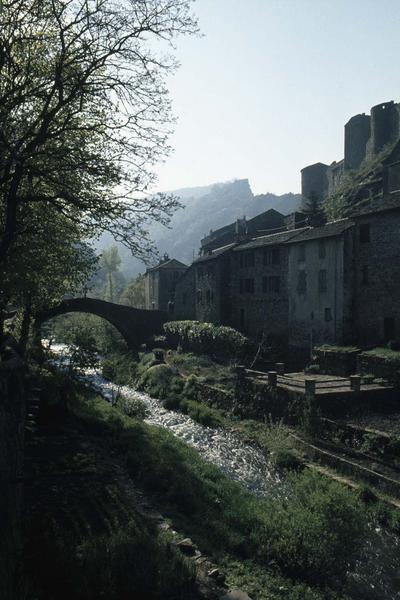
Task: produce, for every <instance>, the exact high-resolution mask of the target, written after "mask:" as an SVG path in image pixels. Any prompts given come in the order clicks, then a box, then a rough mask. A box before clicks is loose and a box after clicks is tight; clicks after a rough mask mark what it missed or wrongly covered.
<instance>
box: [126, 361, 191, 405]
mask: <svg viewBox="0 0 400 600" xmlns="http://www.w3.org/2000/svg"><path fill="white" fill-rule="evenodd" d="M183 386H184V382H183V380H182V378H180V377H179V374H178V372H177V371H176V370H175V369H173V368H172V367H170V366H169V365H166V364H161V365H159V364H157V365H154V366H151V367H149V368H148V369H147V370H146V371H145V372H144V373H143V374H142V375H141V377H140V379H139V381H138V386H137V387H138V389H139V390H144V391H146V392H147V393H148V394H150V396H153V397H154V398H160V399H164V398H167V397H168V396H169V395H170V394H171V392H178V393H179V391H182V389H183Z"/></svg>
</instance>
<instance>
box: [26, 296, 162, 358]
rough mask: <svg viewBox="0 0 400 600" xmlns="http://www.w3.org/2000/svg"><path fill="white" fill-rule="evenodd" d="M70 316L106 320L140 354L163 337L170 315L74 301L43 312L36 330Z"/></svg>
mask: <svg viewBox="0 0 400 600" xmlns="http://www.w3.org/2000/svg"><path fill="white" fill-rule="evenodd" d="M69 312H81V313H89V314H92V315H96V316H98V317H102V318H103V319H105V320H106V321H108V322H109V323H111V325H114V327H115V328H116V329H117V330H118V331H119V333H120V334H121V335H122V337H123V338H124V340H125V342H126V344H127V346H128V348H129V350H133V351H137V350H138V348H139V346H140V344H143V343H145V342H146V341H147V340H148V339H149V338H150V337H151V336H152V335H154V334H157V333H162V331H163V324H164V323H165V322H166V321H167V320H168V317H167V314H166V313H164V312H162V311H160V310H145V309H139V308H132V307H131V306H123V305H122V304H114V303H112V302H105V301H104V300H97V299H96V298H72V299H70V300H63V301H62V302H61V303H60V304H59V305H58V306H55V307H53V308H50V309H48V310H46V311H43V312H42V313H41V314H39V315H38V316H37V318H36V327H37V328H38V329H40V327H41V325H42V323H44V322H46V321H48V320H49V319H52V318H53V317H58V316H59V315H63V314H65V313H69Z"/></svg>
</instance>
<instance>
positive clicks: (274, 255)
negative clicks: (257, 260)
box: [263, 248, 281, 265]
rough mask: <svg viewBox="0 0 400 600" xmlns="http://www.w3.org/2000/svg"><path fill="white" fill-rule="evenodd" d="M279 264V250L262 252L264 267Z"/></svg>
mask: <svg viewBox="0 0 400 600" xmlns="http://www.w3.org/2000/svg"><path fill="white" fill-rule="evenodd" d="M280 262H281V253H280V250H279V248H271V249H268V250H264V258H263V263H264V265H279V263H280Z"/></svg>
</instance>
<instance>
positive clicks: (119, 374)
mask: <svg viewBox="0 0 400 600" xmlns="http://www.w3.org/2000/svg"><path fill="white" fill-rule="evenodd" d="M101 367H102V375H103V377H104V378H105V379H108V380H109V381H113V382H115V383H117V384H118V385H132V384H134V382H135V380H136V377H137V362H136V360H135V357H134V356H133V355H132V354H129V353H126V354H120V353H118V354H110V355H108V356H107V358H105V359H104V360H103V361H102V365H101Z"/></svg>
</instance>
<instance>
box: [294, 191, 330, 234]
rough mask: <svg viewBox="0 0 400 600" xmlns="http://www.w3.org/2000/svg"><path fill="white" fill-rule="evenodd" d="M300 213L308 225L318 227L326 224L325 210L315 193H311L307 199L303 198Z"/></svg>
mask: <svg viewBox="0 0 400 600" xmlns="http://www.w3.org/2000/svg"><path fill="white" fill-rule="evenodd" d="M300 212H301V213H303V215H305V216H306V221H307V223H308V225H311V226H312V227H320V226H321V225H323V224H324V223H326V215H325V209H324V206H323V204H322V202H321V200H320V199H319V198H318V196H317V194H316V193H315V192H311V193H310V195H309V196H308V198H306V197H305V198H303V203H302V206H301V209H300Z"/></svg>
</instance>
